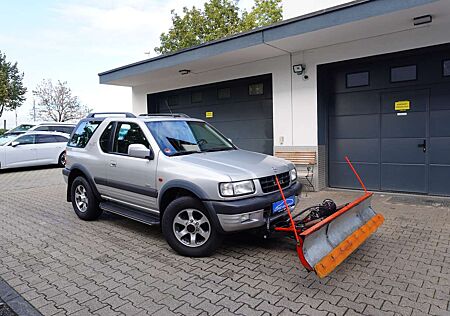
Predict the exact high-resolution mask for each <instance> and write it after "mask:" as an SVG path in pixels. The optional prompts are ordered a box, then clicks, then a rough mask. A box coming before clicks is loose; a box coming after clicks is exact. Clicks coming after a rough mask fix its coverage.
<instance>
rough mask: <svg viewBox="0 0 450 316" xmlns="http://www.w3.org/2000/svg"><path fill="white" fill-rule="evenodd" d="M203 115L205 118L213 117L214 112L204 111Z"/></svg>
mask: <svg viewBox="0 0 450 316" xmlns="http://www.w3.org/2000/svg"><path fill="white" fill-rule="evenodd" d="M205 116H206V118H213V117H214V112H206V113H205Z"/></svg>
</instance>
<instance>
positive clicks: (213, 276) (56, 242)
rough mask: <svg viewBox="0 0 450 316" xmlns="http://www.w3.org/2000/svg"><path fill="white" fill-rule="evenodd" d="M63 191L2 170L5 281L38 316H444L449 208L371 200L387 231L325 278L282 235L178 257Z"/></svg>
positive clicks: (53, 177)
mask: <svg viewBox="0 0 450 316" xmlns="http://www.w3.org/2000/svg"><path fill="white" fill-rule="evenodd" d="M65 190H66V187H65V183H64V182H63V180H62V176H61V170H60V169H54V168H49V169H40V170H37V169H36V170H23V171H17V170H15V171H4V172H1V173H0V277H1V278H2V279H4V280H5V281H6V282H8V283H9V285H10V286H12V287H13V288H14V289H15V290H16V291H17V292H18V293H20V294H21V295H22V296H23V298H25V299H26V300H28V302H30V303H31V304H32V305H33V306H34V307H36V308H37V309H38V310H39V311H40V312H41V313H42V314H44V315H89V314H94V315H124V314H125V315H164V316H168V315H180V314H186V315H233V314H234V315H236V314H242V315H275V314H280V315H423V314H431V315H450V305H449V301H450V209H449V208H447V207H445V205H449V204H448V203H442V204H440V203H435V204H434V205H435V206H432V205H433V204H432V203H427V200H429V199H430V198H427V197H424V198H417V197H409V196H407V197H406V198H402V199H395V197H394V198H393V197H392V196H391V195H383V194H377V195H376V196H375V198H374V201H373V205H374V208H375V209H376V210H377V211H379V212H381V213H383V214H384V216H385V217H386V222H385V224H384V225H383V226H382V227H381V228H380V229H379V230H378V231H377V232H376V233H375V234H374V235H373V236H372V237H371V238H370V239H369V240H368V241H367V242H366V243H365V244H364V245H362V247H361V248H359V249H358V250H357V251H356V252H355V253H354V254H352V256H351V257H350V258H348V260H346V261H345V262H344V263H343V264H342V265H341V266H340V267H338V269H337V270H336V271H335V272H334V273H333V274H332V275H331V276H330V277H328V278H325V279H323V280H320V279H318V278H317V277H316V276H315V275H314V274H312V273H308V272H306V271H305V270H304V269H303V268H302V267H301V265H300V263H299V262H298V259H297V256H296V252H295V251H294V244H293V242H292V240H290V239H288V238H285V237H283V236H275V237H274V238H272V239H270V240H268V241H264V240H261V239H259V238H257V237H256V236H254V235H252V234H249V233H246V234H241V235H237V236H230V237H229V238H227V239H226V241H225V242H224V245H223V246H222V247H221V248H220V249H219V250H218V251H217V253H216V254H215V255H213V256H212V257H210V258H183V257H180V256H178V255H177V254H176V253H174V252H173V251H172V250H171V249H170V248H169V246H168V245H167V244H166V242H165V241H164V239H163V237H162V235H161V232H160V229H159V228H158V227H149V226H145V225H143V224H140V223H137V222H133V221H131V220H128V219H125V218H122V217H119V216H115V215H112V214H108V213H104V214H103V215H102V216H101V218H100V219H99V220H98V221H94V222H83V221H81V220H79V219H78V218H77V217H76V215H75V213H74V212H73V210H72V207H71V205H70V204H69V203H67V202H66V201H65ZM357 194H358V193H355V192H347V191H323V192H319V193H309V194H308V197H306V198H302V199H301V203H303V205H304V206H307V205H311V204H315V203H317V202H320V201H321V200H323V199H324V198H325V197H330V198H333V199H334V200H336V201H337V202H345V201H348V200H350V199H352V198H354V197H355V196H357ZM424 201H425V202H424Z"/></svg>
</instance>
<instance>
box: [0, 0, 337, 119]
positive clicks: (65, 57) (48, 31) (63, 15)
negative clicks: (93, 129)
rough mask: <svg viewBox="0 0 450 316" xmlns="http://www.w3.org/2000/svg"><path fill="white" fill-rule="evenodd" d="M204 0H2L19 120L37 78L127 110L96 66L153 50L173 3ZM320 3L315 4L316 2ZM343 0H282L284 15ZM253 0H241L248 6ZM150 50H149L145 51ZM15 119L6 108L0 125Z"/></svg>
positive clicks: (1, 29)
mask: <svg viewBox="0 0 450 316" xmlns="http://www.w3.org/2000/svg"><path fill="white" fill-rule="evenodd" d="M204 2H205V0H188V1H187V0H95V1H93V0H64V1H62V0H59V1H58V0H39V1H32V0H28V1H25V0H15V1H11V0H0V7H1V8H2V10H1V11H0V51H2V53H4V54H6V57H7V59H8V60H9V61H17V62H18V67H19V69H20V71H23V72H24V73H25V77H24V84H25V86H26V87H27V88H28V92H27V95H26V97H27V100H26V101H25V103H24V104H23V105H22V106H21V107H20V108H19V109H18V110H17V123H18V124H21V123H28V122H32V121H33V119H32V116H31V115H30V113H31V112H32V111H31V109H32V104H33V95H32V93H31V91H32V90H33V89H34V88H35V87H36V85H37V84H38V83H39V82H41V81H42V80H43V79H51V80H53V81H54V82H56V81H57V80H61V81H67V82H68V85H69V86H70V87H71V89H72V91H73V94H74V95H76V96H78V97H79V98H80V100H81V102H82V103H84V104H86V105H87V106H88V107H90V108H92V109H94V110H95V111H130V110H131V89H130V88H125V87H117V86H108V85H100V84H99V83H98V73H99V72H103V71H106V70H109V69H112V68H115V67H118V66H123V65H125V64H129V63H133V62H136V61H139V60H143V59H146V58H149V57H154V56H156V54H155V52H154V50H153V49H154V47H155V46H158V44H159V35H160V34H161V33H162V32H165V31H167V30H168V29H169V27H170V25H171V19H170V17H171V15H170V11H171V9H175V10H176V11H177V12H181V10H182V7H183V6H189V7H190V6H193V5H195V6H200V7H201V6H202V5H203V3H204ZM318 2H319V3H320V4H318ZM341 2H345V1H343V0H321V1H311V0H303V1H300V0H283V5H284V8H285V13H284V16H285V18H290V17H293V16H296V15H300V14H304V13H307V12H308V11H314V10H316V9H322V8H323V7H324V6H325V7H326V6H330V5H334V4H337V3H341ZM252 4H253V0H240V1H239V6H240V7H241V8H246V9H250V8H251V6H252ZM146 53H150V54H146ZM4 120H6V122H7V127H8V128H11V127H13V126H15V125H16V116H15V113H14V112H5V113H4V114H3V116H2V117H1V118H0V127H3V121H4Z"/></svg>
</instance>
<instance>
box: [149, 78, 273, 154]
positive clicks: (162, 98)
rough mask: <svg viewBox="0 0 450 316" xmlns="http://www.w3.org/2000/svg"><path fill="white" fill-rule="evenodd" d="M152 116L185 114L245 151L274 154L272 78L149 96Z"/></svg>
mask: <svg viewBox="0 0 450 316" xmlns="http://www.w3.org/2000/svg"><path fill="white" fill-rule="evenodd" d="M147 101H148V111H149V113H169V112H170V111H169V109H170V110H171V111H172V112H173V113H185V114H187V115H189V116H190V117H195V118H200V119H204V120H206V121H207V122H208V123H210V124H212V125H213V126H214V127H216V128H217V129H218V130H219V131H221V132H222V133H223V134H224V135H225V136H226V137H228V138H230V139H231V140H232V141H233V143H234V144H236V146H238V147H239V148H242V149H246V150H251V151H256V152H261V153H265V154H269V155H271V154H272V153H273V119H272V118H273V109H272V76H271V75H264V76H258V77H251V78H244V79H238V80H232V81H226V82H220V83H215V84H210V85H204V86H196V87H191V88H186V89H180V90H173V91H167V92H163V93H157V94H150V95H148V98H147Z"/></svg>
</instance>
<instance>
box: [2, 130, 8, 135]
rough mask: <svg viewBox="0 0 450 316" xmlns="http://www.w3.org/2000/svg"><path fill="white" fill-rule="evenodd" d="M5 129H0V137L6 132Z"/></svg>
mask: <svg viewBox="0 0 450 316" xmlns="http://www.w3.org/2000/svg"><path fill="white" fill-rule="evenodd" d="M7 131H8V130H7V129H3V128H0V135H3V134H5V133H6V132H7Z"/></svg>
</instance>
